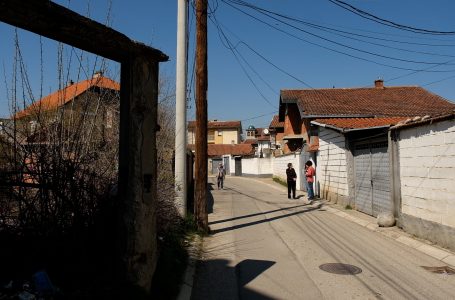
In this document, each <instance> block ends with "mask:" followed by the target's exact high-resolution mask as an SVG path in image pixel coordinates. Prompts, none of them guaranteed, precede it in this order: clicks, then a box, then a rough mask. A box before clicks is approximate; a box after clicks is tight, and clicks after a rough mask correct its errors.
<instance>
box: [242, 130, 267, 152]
mask: <svg viewBox="0 0 455 300" xmlns="http://www.w3.org/2000/svg"><path fill="white" fill-rule="evenodd" d="M243 143H244V144H250V145H253V147H254V149H255V154H256V156H258V157H268V156H270V155H271V154H272V144H271V135H270V130H269V129H268V128H256V127H254V126H253V125H250V126H248V128H247V130H246V138H245V140H244V141H243Z"/></svg>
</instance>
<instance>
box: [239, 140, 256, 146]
mask: <svg viewBox="0 0 455 300" xmlns="http://www.w3.org/2000/svg"><path fill="white" fill-rule="evenodd" d="M257 143H258V140H257V139H246V140H244V141H243V142H242V144H249V145H251V144H257Z"/></svg>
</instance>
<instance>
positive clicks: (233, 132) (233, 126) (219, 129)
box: [187, 120, 242, 145]
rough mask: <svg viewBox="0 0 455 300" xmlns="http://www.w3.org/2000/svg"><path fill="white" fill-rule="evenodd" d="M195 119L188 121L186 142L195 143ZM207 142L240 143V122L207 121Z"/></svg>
mask: <svg viewBox="0 0 455 300" xmlns="http://www.w3.org/2000/svg"><path fill="white" fill-rule="evenodd" d="M195 129H196V121H190V122H188V141H187V143H188V144H195V143H196V134H195ZM207 130H208V131H207V143H209V144H217V145H218V144H240V142H241V140H242V139H241V134H242V122H240V121H218V120H213V121H209V122H208V124H207Z"/></svg>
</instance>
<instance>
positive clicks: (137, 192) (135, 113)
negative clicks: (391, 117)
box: [119, 56, 158, 292]
mask: <svg viewBox="0 0 455 300" xmlns="http://www.w3.org/2000/svg"><path fill="white" fill-rule="evenodd" d="M120 82H121V90H120V93H121V96H120V99H121V101H120V102H121V103H120V112H121V113H120V118H121V119H120V153H119V155H120V159H119V201H120V203H119V210H120V211H119V216H120V222H119V223H120V228H119V233H120V236H119V250H120V256H121V257H122V261H121V262H120V264H121V268H122V271H121V272H120V274H126V276H124V278H123V281H125V282H126V284H127V286H130V287H131V286H134V287H139V288H141V289H143V290H144V291H146V292H148V291H149V290H150V287H151V282H152V276H153V273H154V271H155V267H156V261H157V248H156V246H157V245H156V228H155V227H156V216H155V211H156V194H157V193H156V180H157V172H156V130H157V97H158V63H157V62H156V61H155V60H154V59H153V58H149V57H141V56H139V57H131V58H130V59H129V60H128V61H126V62H122V67H121V81H120Z"/></svg>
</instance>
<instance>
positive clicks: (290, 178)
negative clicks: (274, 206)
mask: <svg viewBox="0 0 455 300" xmlns="http://www.w3.org/2000/svg"><path fill="white" fill-rule="evenodd" d="M286 177H287V183H288V199H291V191H292V198H293V199H297V198H296V197H295V185H296V181H297V173H296V172H295V170H294V168H293V167H292V164H291V163H288V168H287V169H286Z"/></svg>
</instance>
